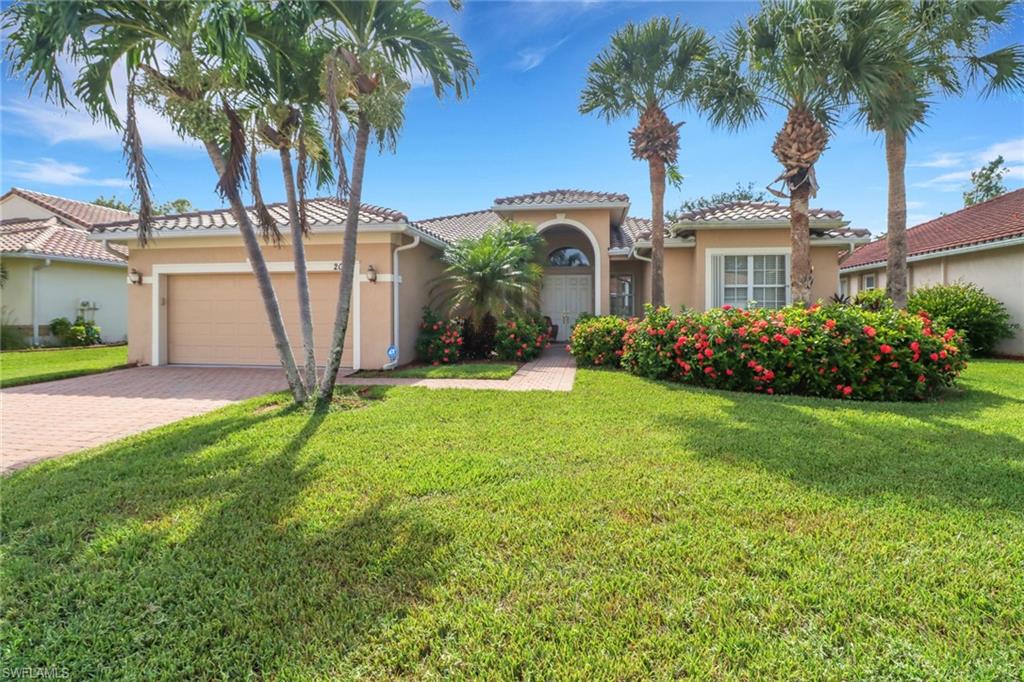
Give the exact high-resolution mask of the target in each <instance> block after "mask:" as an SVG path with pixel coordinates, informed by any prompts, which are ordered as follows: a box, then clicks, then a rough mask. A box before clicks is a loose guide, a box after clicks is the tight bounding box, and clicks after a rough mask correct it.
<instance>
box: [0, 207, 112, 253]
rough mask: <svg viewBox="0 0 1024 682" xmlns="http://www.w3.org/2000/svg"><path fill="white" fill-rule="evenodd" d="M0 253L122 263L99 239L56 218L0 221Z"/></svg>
mask: <svg viewBox="0 0 1024 682" xmlns="http://www.w3.org/2000/svg"><path fill="white" fill-rule="evenodd" d="M112 248H114V249H115V250H117V251H119V252H121V253H123V254H124V257H125V258H127V257H128V254H127V252H126V251H125V250H124V249H122V248H120V247H116V246H115V247H112ZM0 252H2V253H5V254H9V255H18V254H25V255H36V256H53V257H56V258H70V259H73V260H81V261H95V262H101V263H123V262H124V258H118V257H117V256H114V255H113V254H111V253H110V252H109V251H107V250H106V249H104V248H103V244H101V243H100V242H97V241H91V240H90V239H89V238H88V233H87V232H86V231H85V230H83V229H81V228H77V227H69V226H68V225H66V224H64V223H63V222H61V220H60V219H59V218H46V219H43V220H33V219H28V218H12V219H9V220H3V221H0Z"/></svg>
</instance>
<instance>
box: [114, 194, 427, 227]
mask: <svg viewBox="0 0 1024 682" xmlns="http://www.w3.org/2000/svg"><path fill="white" fill-rule="evenodd" d="M267 209H269V210H270V214H271V215H272V216H274V220H275V221H276V222H277V224H278V226H279V227H281V228H283V229H287V227H288V204H287V203H284V202H282V203H278V204H267ZM248 213H249V216H250V217H251V218H252V220H253V222H254V223H255V222H256V215H255V213H254V212H253V211H252V210H251V208H249V209H248ZM306 214H307V216H308V220H309V224H310V227H313V228H316V227H318V226H319V227H323V226H326V225H342V224H344V223H345V220H346V218H347V216H348V205H347V204H344V203H342V202H340V201H338V200H337V199H335V198H333V197H323V198H319V199H309V200H307V201H306ZM407 220H408V219H407V218H406V217H405V214H404V213H401V212H400V211H395V210H393V209H390V208H383V207H381V206H374V205H372V204H363V205H362V206H361V207H360V210H359V222H360V223H362V224H385V223H402V222H406V221H407ZM154 223H155V224H154V227H155V229H156V230H157V231H158V232H160V231H169V230H188V229H209V230H219V229H224V230H233V229H235V228H237V227H238V222H237V221H236V220H235V217H234V216H233V215H232V214H231V209H228V208H218V209H213V210H208V211H192V212H191V213H180V214H177V215H166V216H159V217H157V218H155V219H154ZM137 229H138V223H137V222H136V221H135V220H119V221H117V222H110V223H106V224H103V225H98V226H96V227H95V228H94V231H95V232H134V231H136V230H137Z"/></svg>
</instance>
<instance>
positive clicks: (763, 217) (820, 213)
mask: <svg viewBox="0 0 1024 682" xmlns="http://www.w3.org/2000/svg"><path fill="white" fill-rule="evenodd" d="M810 217H811V220H812V221H814V220H842V219H843V213H842V211H831V210H828V209H824V208H812V209H811V210H810ZM734 221H750V222H775V221H779V222H786V223H788V222H789V206H783V205H781V204H778V203H775V202H764V201H732V202H729V203H726V204H717V205H715V206H710V207H708V208H702V209H700V210H697V211H690V212H688V213H683V214H682V215H680V216H679V220H678V222H687V223H728V222H734Z"/></svg>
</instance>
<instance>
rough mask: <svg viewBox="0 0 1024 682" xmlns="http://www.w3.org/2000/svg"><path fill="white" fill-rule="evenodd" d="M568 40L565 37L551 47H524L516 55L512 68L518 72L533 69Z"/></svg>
mask: <svg viewBox="0 0 1024 682" xmlns="http://www.w3.org/2000/svg"><path fill="white" fill-rule="evenodd" d="M568 39H569V37H568V36H566V37H564V38H562V39H561V40H559V41H558V42H557V43H554V44H552V45H536V46H531V47H525V48H523V49H521V50H519V52H518V53H517V55H516V60H515V61H514V62H513V63H512V67H513V68H515V69H517V70H519V71H529V70H531V69H535V68H537V67H538V66H540V65H541V64H543V63H544V60H545V59H547V58H548V56H550V55H551V53H553V52H554V51H555V50H557V49H558V48H560V47H561V46H562V45H563V44H565V41H566V40H568Z"/></svg>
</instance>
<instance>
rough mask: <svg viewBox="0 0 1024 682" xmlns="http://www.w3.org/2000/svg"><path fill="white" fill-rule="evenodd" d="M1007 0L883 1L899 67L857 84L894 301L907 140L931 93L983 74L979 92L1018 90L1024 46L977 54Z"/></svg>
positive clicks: (903, 250) (899, 280)
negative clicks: (878, 177) (879, 190)
mask: <svg viewBox="0 0 1024 682" xmlns="http://www.w3.org/2000/svg"><path fill="white" fill-rule="evenodd" d="M1012 6H1013V3H1012V2H1010V1H1009V0H991V1H989V2H977V3H968V2H959V1H957V0H938V1H936V0H928V2H924V1H922V0H890V1H889V2H888V3H887V11H888V12H889V13H890V14H891V15H892V16H894V17H897V18H898V21H894V22H892V23H891V24H890V25H889V30H891V31H893V32H894V36H893V39H892V40H891V42H890V43H889V44H890V46H891V48H892V55H891V58H890V61H891V64H892V65H894V66H898V67H899V68H898V69H896V70H895V72H894V73H892V74H891V78H890V80H888V81H884V82H882V83H879V84H871V85H873V87H866V88H864V87H862V88H859V89H858V92H857V98H858V100H859V102H860V114H861V116H862V118H863V119H864V121H865V123H866V125H867V127H868V128H869V129H870V130H873V131H876V132H881V133H882V134H883V135H884V137H885V160H886V168H887V171H888V178H889V187H888V219H887V225H886V250H887V262H886V293H887V294H888V295H889V297H890V298H891V299H892V300H893V303H894V304H895V305H896V306H897V307H899V308H905V307H906V305H907V293H908V278H907V190H906V179H905V176H906V163H907V140H908V139H909V137H910V136H911V135H912V134H914V133H915V132H916V131H917V130H919V129H920V128H921V127H922V126H923V125H924V124H925V122H926V119H927V116H928V112H929V102H930V100H931V99H933V98H934V97H935V96H936V95H946V96H959V95H963V94H964V92H965V90H966V89H967V88H968V87H969V86H970V85H971V84H973V83H975V82H978V81H979V80H981V81H984V86H983V93H984V94H988V93H991V92H996V91H1017V92H1020V91H1021V90H1024V47H1022V46H1021V45H1019V44H1018V45H1011V46H1008V47H1003V48H999V49H997V50H994V51H991V52H988V53H985V54H982V53H981V48H982V47H983V46H984V45H985V44H986V43H987V42H988V40H989V38H990V37H991V35H992V33H993V31H994V29H996V28H997V27H999V26H1001V25H1003V24H1005V23H1007V22H1008V21H1009V20H1010V19H1011V12H1012ZM859 7H860V10H861V12H860V13H855V12H851V13H850V14H849V15H848V17H847V21H849V22H852V23H853V24H854V28H853V30H859V29H858V28H857V23H859V22H861V21H864V20H865V19H864V17H863V13H871V12H874V11H876V9H877V3H871V4H867V3H865V4H864V5H860V6H859Z"/></svg>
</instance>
